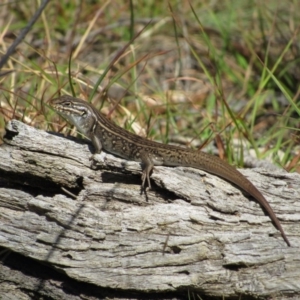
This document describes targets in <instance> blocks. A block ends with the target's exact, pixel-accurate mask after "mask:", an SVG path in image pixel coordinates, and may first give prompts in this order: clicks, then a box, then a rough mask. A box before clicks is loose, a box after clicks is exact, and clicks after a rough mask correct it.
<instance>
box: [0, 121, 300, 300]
mask: <svg viewBox="0 0 300 300" xmlns="http://www.w3.org/2000/svg"><path fill="white" fill-rule="evenodd" d="M4 142H5V143H4V144H3V145H1V147H0V247H2V249H4V250H11V251H12V253H11V254H8V256H12V255H18V257H19V258H20V259H21V260H22V261H23V263H24V265H25V266H26V262H28V261H30V262H31V261H32V265H40V264H46V266H47V270H48V269H49V270H50V271H49V272H50V273H51V274H52V275H51V276H55V275H53V274H56V273H57V274H59V275H57V276H60V277H59V279H57V278H56V279H54V277H51V276H50V275H49V276H48V277H47V278H45V279H44V284H43V285H42V286H41V287H40V288H39V289H38V291H37V290H36V289H34V288H36V285H34V284H32V280H38V278H39V276H42V275H43V274H40V272H41V271H36V272H35V273H34V275H28V276H26V274H24V271H22V270H21V269H20V270H18V269H17V268H16V267H13V266H11V265H10V264H9V261H10V259H9V258H6V259H3V260H2V264H1V265H0V278H4V277H5V276H6V274H8V272H16V275H15V276H10V277H9V278H20V279H19V281H18V280H16V281H13V280H12V279H10V281H9V282H10V286H11V287H14V288H15V285H19V286H20V285H21V284H22V286H23V288H24V289H25V286H26V282H27V281H26V280H24V277H27V280H28V286H27V287H26V288H27V289H28V290H30V291H32V292H34V293H39V294H38V295H43V293H44V294H45V293H46V292H45V291H46V290H45V289H49V284H50V283H51V282H52V281H55V280H57V282H59V284H57V285H55V286H56V287H55V288H56V289H57V291H56V290H55V291H56V292H55V293H54V290H53V293H54V294H53V295H54V296H53V299H61V298H62V297H61V293H63V295H64V297H63V298H64V299H76V297H77V296H78V297H79V295H80V293H81V294H84V295H85V296H86V299H89V297H90V299H92V297H95V295H96V294H93V293H92V294H89V293H88V292H86V290H85V289H86V288H87V286H88V287H89V288H90V289H91V288H92V289H93V290H95V289H96V290H97V289H104V290H106V289H113V291H114V292H115V293H117V292H118V293H119V292H124V293H125V292H126V293H130V292H131V291H136V292H139V293H141V295H143V293H148V295H149V293H174V292H175V293H181V294H180V295H183V297H186V296H187V295H188V290H189V291H193V292H194V293H196V295H201V296H215V297H223V296H224V297H232V298H235V297H236V298H238V297H240V296H243V297H244V298H243V297H242V298H241V299H248V298H250V299H251V298H254V297H266V298H267V297H270V296H274V297H275V296H276V298H275V299H288V298H289V299H298V298H299V297H300V279H299V278H300V260H299V257H300V254H299V253H300V222H299V221H300V176H299V175H298V174H289V173H286V172H285V171H274V170H273V171H272V172H270V173H269V172H268V171H267V170H264V169H257V170H241V172H242V173H243V174H244V175H245V176H246V177H248V178H249V179H250V180H251V181H252V182H253V183H254V184H255V185H256V186H257V187H258V189H259V190H260V191H261V192H262V193H263V194H264V195H265V196H266V198H267V200H268V201H269V202H270V204H271V205H272V207H273V208H274V211H275V213H276V214H277V216H278V217H279V219H280V221H281V222H282V226H283V228H284V229H285V231H286V233H287V235H288V237H289V239H290V242H291V244H292V247H290V248H288V247H287V246H286V244H285V243H284V241H283V240H282V238H281V236H280V234H279V232H278V231H277V230H276V229H275V228H274V226H273V224H272V223H271V221H270V219H269V218H268V216H266V215H265V214H264V212H263V211H262V209H261V207H260V206H259V205H258V204H257V203H256V202H255V201H252V199H251V198H248V196H247V195H244V194H243V193H242V192H241V191H240V190H239V189H237V188H236V187H235V186H233V185H231V184H229V183H227V182H226V181H224V180H222V179H220V178H218V177H216V176H213V175H210V174H208V173H206V172H204V171H199V170H195V169H192V168H183V167H178V168H167V167H155V170H154V172H153V174H152V177H151V178H152V185H153V189H152V190H148V191H147V193H146V195H145V194H141V190H140V183H141V180H140V175H141V168H140V165H139V164H138V163H136V162H130V161H126V160H123V159H119V158H116V157H114V156H112V155H109V154H106V153H103V152H102V153H101V154H100V155H96V156H95V160H96V161H95V163H94V165H93V168H91V167H90V166H91V161H90V160H89V157H90V156H91V151H93V148H92V146H91V145H90V144H89V143H88V142H86V141H82V140H81V141H80V140H75V141H74V139H67V138H65V137H62V136H58V135H55V134H53V133H47V132H45V131H40V130H36V129H34V128H32V127H30V126H27V125H25V124H23V123H21V122H18V121H16V120H13V121H11V122H10V123H8V124H7V133H6V136H5V138H4ZM61 186H63V187H64V188H66V189H69V190H71V191H72V192H73V193H75V194H76V195H77V198H76V199H72V198H71V197H70V196H68V195H66V194H65V193H64V192H63V191H62V190H61V189H60V187H61ZM164 247H165V252H164V253H163V249H164ZM33 262H34V263H33ZM21 265H22V264H21V263H20V264H19V266H21ZM36 268H37V270H38V267H36ZM25 269H26V267H25ZM45 270H46V267H45ZM18 272H19V273H20V274H22V276H21V275H18V276H17V274H19V273H18ZM47 272H48V271H47ZM62 274H63V275H62ZM51 280H52V281H51ZM72 280H74V282H77V283H80V284H82V286H77V285H76V284H75V285H76V288H75V287H74V289H75V290H76V291H75V292H74V293H73V294H72V295H69V294H68V293H67V292H65V291H64V289H63V284H65V285H66V284H67V283H66V282H67V281H68V282H69V281H72ZM3 284H4V283H3V282H2V281H0V291H1V289H4V288H5V289H7V286H6V285H7V282H6V285H5V286H4V285H3ZM30 284H32V285H30ZM50 285H51V284H50ZM60 285H61V287H60ZM70 285H71V286H72V284H70ZM80 287H82V289H81V288H80ZM44 288H45V289H44ZM8 290H9V289H8ZM96 290H95V293H97V292H99V290H97V291H96ZM101 291H102V290H101ZM46 294H47V293H46ZM56 294H57V295H60V296H55V295H56ZM164 295H168V294H164ZM169 295H172V297H174V294H169ZM71 296H72V297H73V298H71ZM75 296H76V297H75ZM114 296H115V297H117V298H122V297H121V296H116V294H114ZM59 297H60V298H59ZM164 297H166V298H168V296H164ZM178 297H180V296H178ZM125 298H126V297H125Z"/></svg>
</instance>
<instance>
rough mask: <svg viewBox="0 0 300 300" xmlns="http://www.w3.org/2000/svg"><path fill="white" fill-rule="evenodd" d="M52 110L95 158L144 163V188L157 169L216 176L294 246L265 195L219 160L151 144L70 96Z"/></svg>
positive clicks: (60, 99)
mask: <svg viewBox="0 0 300 300" xmlns="http://www.w3.org/2000/svg"><path fill="white" fill-rule="evenodd" d="M49 105H50V107H52V108H53V109H54V110H55V111H56V112H58V113H59V114H61V115H62V116H63V117H65V118H66V119H67V120H68V121H69V122H70V123H71V124H72V125H75V126H76V128H77V130H78V131H79V132H81V133H82V134H83V135H84V136H86V137H87V138H89V139H90V140H91V141H92V144H93V146H94V148H95V154H97V153H101V151H102V149H103V150H105V151H107V152H109V153H111V154H114V155H117V156H118V157H121V158H124V159H127V160H132V161H138V162H141V165H142V187H143V188H144V187H145V184H146V181H147V184H148V186H149V188H151V183H150V175H151V172H152V170H153V168H154V166H162V165H164V166H170V167H176V166H183V167H192V168H196V169H200V170H204V171H206V172H208V173H211V174H214V175H217V176H219V177H221V178H223V179H225V180H227V181H229V182H231V183H233V184H235V185H236V186H238V187H239V188H241V189H242V190H243V191H245V192H247V193H248V194H249V195H251V196H252V197H254V198H255V199H256V200H257V201H258V203H259V204H260V205H261V206H262V207H263V208H264V209H265V210H266V212H267V213H268V215H269V217H270V219H271V220H272V222H273V223H274V225H275V227H276V228H277V229H278V230H279V231H280V233H281V236H282V238H283V239H284V241H285V242H286V244H287V245H288V246H291V244H290V242H289V240H288V238H287V236H286V234H285V232H284V230H283V228H282V226H281V223H280V221H279V220H278V218H277V216H276V215H275V213H274V211H273V209H272V207H271V206H270V204H269V202H268V201H267V200H266V198H265V197H264V196H263V195H262V193H261V192H260V191H259V190H258V189H257V188H256V187H255V186H254V185H253V184H252V183H251V182H250V180H248V179H247V178H246V177H245V176H244V175H242V173H240V172H239V171H238V170H237V169H236V168H235V167H233V166H231V165H230V164H228V163H227V162H225V161H224V160H222V159H220V158H219V157H217V156H214V155H211V154H209V153H206V152H203V151H195V150H192V149H189V148H182V147H179V146H173V145H167V144H162V143H158V142H155V141H151V140H148V139H146V138H143V137H141V136H138V135H136V134H134V133H131V132H129V131H127V130H125V129H123V128H122V127H119V126H117V125H116V124H114V123H113V122H112V121H110V120H109V119H108V118H107V117H106V116H105V115H103V114H102V113H100V112H98V110H97V109H96V108H95V107H94V106H93V105H92V104H90V103H88V102H87V101H84V100H82V99H79V98H75V97H72V96H68V95H63V96H61V97H58V98H55V99H52V100H50V101H49Z"/></svg>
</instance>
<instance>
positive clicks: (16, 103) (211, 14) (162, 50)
mask: <svg viewBox="0 0 300 300" xmlns="http://www.w3.org/2000/svg"><path fill="white" fill-rule="evenodd" d="M193 2H194V1H191V2H190V3H189V2H187V1H183V2H180V1H170V2H169V3H168V2H164V1H162V3H161V4H160V3H159V2H157V1H141V2H140V1H139V2H132V3H133V5H132V6H131V5H130V2H126V1H119V0H118V1H107V2H97V1H96V2H92V1H82V2H78V1H75V0H74V1H51V2H50V3H49V5H48V6H47V8H46V11H45V12H44V14H43V16H42V17H41V18H40V19H39V20H38V22H37V23H36V24H35V26H34V27H33V28H32V30H31V31H30V33H29V34H28V35H27V36H26V38H25V40H24V41H23V42H22V43H21V44H20V45H19V47H18V50H17V52H16V53H15V54H14V55H13V56H12V57H11V58H10V60H9V62H8V63H7V64H6V66H5V68H4V69H3V70H2V71H6V70H14V72H12V73H10V74H8V75H6V76H4V77H0V93H1V98H0V104H1V107H0V130H1V132H2V133H3V132H4V127H5V123H6V122H7V121H8V120H10V119H11V118H17V119H20V120H22V121H23V122H26V123H28V124H30V125H32V126H36V127H39V128H43V129H45V130H55V131H61V130H63V131H66V130H67V127H69V125H68V126H67V127H66V126H65V125H66V123H65V121H64V120H62V119H60V118H59V117H58V116H57V115H56V114H55V113H54V112H52V111H51V110H50V109H48V107H47V101H48V100H49V99H51V98H53V97H55V96H57V95H59V94H65V93H69V94H74V95H76V96H77V97H81V98H84V99H86V100H88V101H92V103H93V104H94V105H96V107H97V108H98V109H102V111H103V112H104V113H106V114H108V116H109V117H110V118H111V119H112V120H113V121H114V122H116V123H117V124H119V125H120V126H122V127H125V128H127V129H128V130H132V131H134V132H135V133H137V134H141V135H143V136H147V137H148V138H150V139H155V140H159V141H162V142H164V143H170V142H178V141H179V140H180V141H181V143H182V144H183V145H186V146H193V147H195V148H198V149H199V148H202V147H203V146H204V148H206V150H208V151H212V150H213V149H214V147H212V145H213V142H215V144H216V146H217V148H216V149H217V153H218V155H219V156H221V157H223V158H224V159H227V160H228V161H229V162H230V163H232V164H235V165H240V166H241V165H243V159H244V156H245V155H246V151H248V149H254V150H255V153H256V156H257V157H259V158H261V159H264V158H269V159H271V160H272V161H273V162H274V163H276V164H278V165H280V166H281V167H283V168H286V169H288V170H299V167H298V166H299V159H298V158H297V157H298V156H299V148H297V145H298V144H299V142H298V141H299V138H298V132H299V130H298V127H299V125H298V123H299V122H298V120H299V115H300V110H299V100H298V99H299V96H298V95H299V84H298V82H299V78H300V71H299V67H298V64H299V57H300V56H299V53H298V48H299V47H298V46H297V42H298V41H299V28H298V27H297V26H298V20H299V17H300V16H299V14H300V4H298V2H297V1H289V2H288V3H284V4H283V3H279V4H278V1H276V0H272V1H271V0H270V1H266V2H264V3H261V2H258V1H222V2H211V1H208V0H207V1H201V3H200V2H199V3H197V4H194V3H193ZM31 3H34V5H28V2H27V1H25V2H21V3H20V2H15V3H11V4H2V5H1V18H0V28H1V30H0V32H1V35H2V38H1V39H0V55H3V54H4V53H5V52H6V50H7V48H8V47H9V46H10V45H11V43H12V41H13V39H12V37H13V35H18V33H19V31H20V30H21V29H22V28H23V27H24V26H25V25H26V23H27V21H28V19H30V17H31V16H32V14H33V13H34V12H35V10H36V9H37V7H38V4H37V2H31ZM150 19H152V21H151V22H150V23H149V20H150ZM183 138H184V139H183ZM183 140H184V141H183ZM236 140H237V141H238V143H234V142H235V141H236ZM233 144H234V146H233ZM281 153H283V155H282V154H281ZM295 158H297V159H295Z"/></svg>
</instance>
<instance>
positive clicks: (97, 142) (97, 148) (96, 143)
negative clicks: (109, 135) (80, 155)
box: [90, 134, 102, 160]
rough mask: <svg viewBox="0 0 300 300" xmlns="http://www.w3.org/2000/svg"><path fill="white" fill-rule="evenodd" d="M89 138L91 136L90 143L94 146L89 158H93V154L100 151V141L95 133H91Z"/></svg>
mask: <svg viewBox="0 0 300 300" xmlns="http://www.w3.org/2000/svg"><path fill="white" fill-rule="evenodd" d="M90 138H91V140H92V144H93V146H94V148H95V152H94V154H93V155H91V157H90V160H94V156H95V154H100V153H101V151H102V143H101V141H100V139H99V137H97V136H96V135H95V134H92V135H91V137H90Z"/></svg>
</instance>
